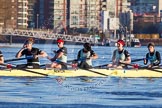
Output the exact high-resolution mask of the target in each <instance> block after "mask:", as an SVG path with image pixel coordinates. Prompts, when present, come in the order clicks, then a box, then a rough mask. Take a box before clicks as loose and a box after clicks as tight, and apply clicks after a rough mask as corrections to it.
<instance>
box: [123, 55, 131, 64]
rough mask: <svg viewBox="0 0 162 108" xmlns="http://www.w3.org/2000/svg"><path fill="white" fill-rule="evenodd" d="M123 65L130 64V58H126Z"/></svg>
mask: <svg viewBox="0 0 162 108" xmlns="http://www.w3.org/2000/svg"><path fill="white" fill-rule="evenodd" d="M124 63H125V64H131V57H130V56H129V57H127V58H126V60H125V61H124Z"/></svg>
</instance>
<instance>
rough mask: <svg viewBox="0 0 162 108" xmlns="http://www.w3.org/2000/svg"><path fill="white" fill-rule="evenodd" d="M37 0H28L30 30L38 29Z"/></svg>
mask: <svg viewBox="0 0 162 108" xmlns="http://www.w3.org/2000/svg"><path fill="white" fill-rule="evenodd" d="M36 3H37V0H28V10H27V12H28V22H27V23H28V28H36V27H37V21H36V20H38V19H37V16H38V13H37V11H36V10H37V5H36Z"/></svg>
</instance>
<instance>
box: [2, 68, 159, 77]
mask: <svg viewBox="0 0 162 108" xmlns="http://www.w3.org/2000/svg"><path fill="white" fill-rule="evenodd" d="M35 72H36V73H35ZM42 74H44V75H42ZM46 75H48V76H63V77H79V76H87V77H108V76H111V77H130V78H138V77H151V78H158V77H162V69H158V72H157V71H154V70H147V69H139V70H135V69H131V70H116V69H114V70H108V69H90V70H82V69H78V70H44V69H29V70H27V69H26V70H17V69H13V70H0V76H15V77H43V76H46Z"/></svg>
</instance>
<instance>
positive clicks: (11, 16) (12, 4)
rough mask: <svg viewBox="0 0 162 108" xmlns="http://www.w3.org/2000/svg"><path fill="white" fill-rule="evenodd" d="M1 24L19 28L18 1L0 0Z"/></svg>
mask: <svg viewBox="0 0 162 108" xmlns="http://www.w3.org/2000/svg"><path fill="white" fill-rule="evenodd" d="M0 26H1V27H4V28H6V27H7V28H17V2H16V1H14V0H0Z"/></svg>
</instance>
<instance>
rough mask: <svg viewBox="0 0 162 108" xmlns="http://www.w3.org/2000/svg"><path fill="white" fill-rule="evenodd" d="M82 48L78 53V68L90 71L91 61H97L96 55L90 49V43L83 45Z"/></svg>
mask: <svg viewBox="0 0 162 108" xmlns="http://www.w3.org/2000/svg"><path fill="white" fill-rule="evenodd" d="M83 47H84V48H83V49H81V50H80V51H79V52H78V56H77V60H78V61H81V62H80V63H79V64H78V67H79V68H83V69H90V68H92V60H93V59H97V58H98V55H97V54H96V53H95V52H94V51H93V50H92V49H91V44H90V43H84V45H83Z"/></svg>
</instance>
